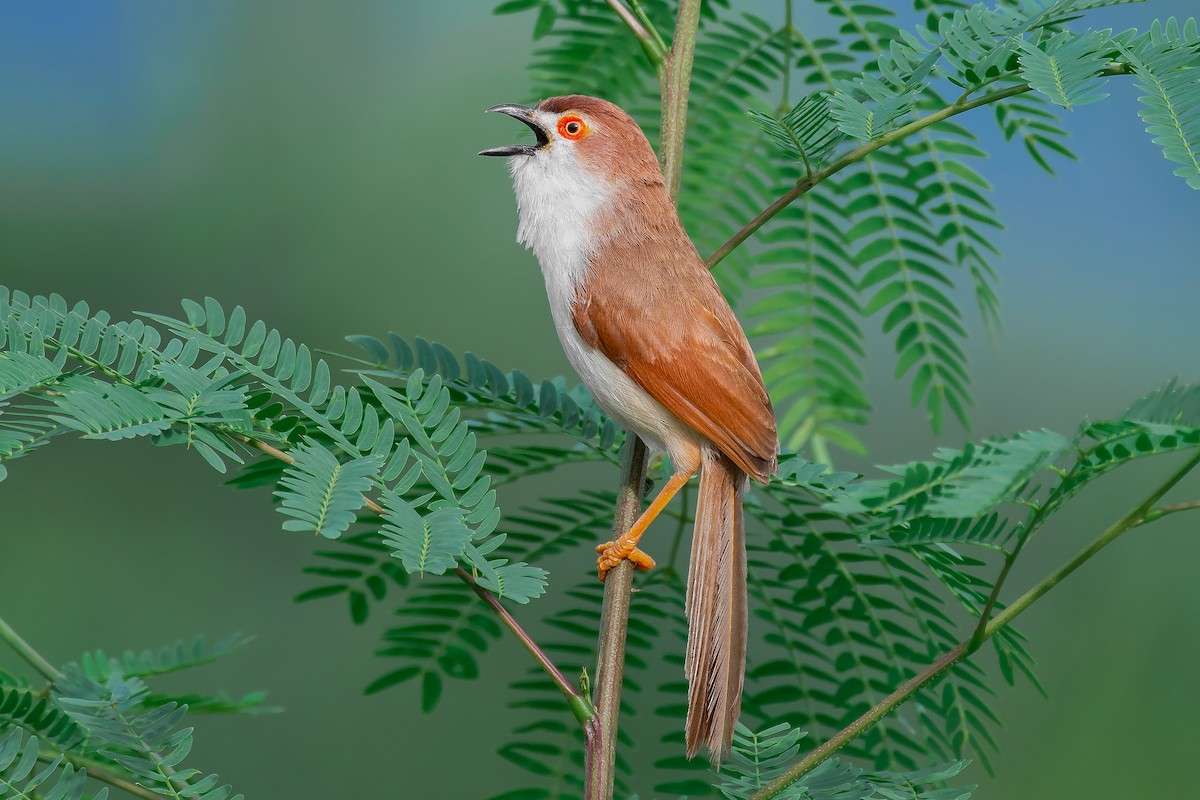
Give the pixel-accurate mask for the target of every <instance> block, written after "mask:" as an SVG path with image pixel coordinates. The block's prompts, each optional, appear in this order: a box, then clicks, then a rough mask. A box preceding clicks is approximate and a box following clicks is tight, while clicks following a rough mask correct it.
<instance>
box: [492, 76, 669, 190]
mask: <svg viewBox="0 0 1200 800" xmlns="http://www.w3.org/2000/svg"><path fill="white" fill-rule="evenodd" d="M488 111H495V112H498V113H500V114H507V115H508V116H510V117H512V118H513V119H517V120H520V121H521V122H523V123H525V124H526V125H528V126H529V128H530V129H531V130H532V131H533V135H534V142H533V143H531V144H509V145H504V146H502V147H491V148H488V149H487V150H483V151H481V152H480V153H479V155H481V156H509V157H511V158H512V161H511V165H512V169H513V172H514V173H518V172H525V171H527V170H532V171H534V172H537V173H541V174H545V175H546V176H547V177H550V176H554V175H558V176H565V175H569V174H571V173H577V172H582V173H583V174H584V175H586V176H587V177H588V178H592V179H599V180H602V181H603V182H605V183H608V184H611V183H613V182H614V181H620V180H622V179H633V180H638V179H641V180H645V179H650V180H654V179H658V180H661V174H660V173H659V169H658V162H657V161H656V159H655V157H654V151H653V150H652V149H651V147H650V143H649V142H648V141H647V140H646V136H645V134H643V133H642V129H641V128H639V127H638V124H637V123H636V122H634V121H633V119H631V118H630V116H629V115H628V114H626V113H625V112H624V111H622V110H621V109H620V108H618V107H617V106H615V105H613V104H612V103H610V102H608V101H607V100H601V99H599V98H597V97H587V96H584V95H568V96H566V97H550V98H547V99H545V100H543V101H541V102H540V103H538V104H537V105H536V106H520V105H507V104H506V105H498V106H492V107H491V108H489V109H488ZM581 177H582V176H581Z"/></svg>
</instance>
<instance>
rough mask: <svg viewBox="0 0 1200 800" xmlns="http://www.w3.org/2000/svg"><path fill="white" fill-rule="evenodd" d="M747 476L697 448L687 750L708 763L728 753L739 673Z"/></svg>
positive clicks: (739, 691) (743, 650) (741, 672)
mask: <svg viewBox="0 0 1200 800" xmlns="http://www.w3.org/2000/svg"><path fill="white" fill-rule="evenodd" d="M746 482H747V477H746V474H745V473H744V472H742V471H741V470H740V469H739V468H738V467H737V466H736V465H735V464H734V463H733V462H732V461H731V460H730V459H729V458H727V457H726V456H725V455H724V454H722V453H720V452H719V451H716V450H710V449H707V448H706V449H705V451H704V461H703V465H702V467H701V473H700V494H699V499H698V500H697V504H696V527H695V530H694V532H693V533H692V558H691V562H690V564H689V566H688V589H687V618H688V643H687V657H686V660H685V662H684V672H685V674H686V675H687V680H688V712H687V724H686V735H687V755H688V758H691V757H692V756H694V755H696V753H698V752H699V751H700V748H701V747H707V748H708V751H709V756H710V758H711V759H712V761H713V763H714V764H715V763H717V762H719V761H720V760H721V758H722V757H723V756H724V755H726V754H727V753H728V752H729V747H730V743H731V741H732V739H733V727H734V723H736V722H737V719H738V714H739V713H740V711H741V705H742V681H743V678H744V677H745V672H746V536H745V523H744V519H743V516H742V494H743V492H744V491H745V489H746Z"/></svg>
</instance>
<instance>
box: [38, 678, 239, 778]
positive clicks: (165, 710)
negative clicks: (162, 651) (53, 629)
mask: <svg viewBox="0 0 1200 800" xmlns="http://www.w3.org/2000/svg"><path fill="white" fill-rule="evenodd" d="M57 689H58V696H57V702H58V704H59V706H60V707H62V709H63V710H64V711H65V712H66V713H67V714H68V715H69V716H70V717H71V718H72V719H73V720H75V722H76V723H77V724H78V725H79V726H80V727H81V728H83V729H84V730H86V731H87V732H88V734H89V737H90V740H91V741H90V742H89V744H90V745H92V746H96V747H103V748H104V749H101V750H100V754H101V755H103V756H105V757H106V758H108V759H111V760H112V761H113V762H115V763H117V764H119V765H120V766H121V767H123V768H124V769H125V770H127V771H128V772H129V773H130V774H131V775H132V776H133V777H134V778H135V780H136V781H137V782H138V783H140V784H142V785H144V786H148V787H151V788H152V789H153V790H154V791H155V792H156V793H157V794H159V795H161V796H163V797H171V798H177V800H182V798H185V797H196V798H199V800H226V798H230V795H231V793H232V791H233V790H232V788H231V787H230V786H229V785H227V784H226V785H223V786H217V782H218V780H219V778H218V777H217V776H216V775H215V774H212V775H206V776H203V777H199V776H200V775H201V773H200V772H199V771H198V770H195V769H183V768H181V766H180V765H181V764H182V762H183V760H184V759H185V758H187V756H188V753H190V752H191V749H192V729H191V728H179V727H178V725H179V723H180V721H181V720H182V719H183V716H184V714H185V713H186V712H187V706H181V705H178V704H177V703H174V702H168V703H164V704H163V705H159V706H154V707H152V708H150V709H148V710H147V709H146V708H145V696H146V693H147V691H148V690H147V688H146V685H145V684H144V683H143V682H142V681H141V679H140V678H126V677H123V676H122V675H121V674H120V673H113V674H112V675H110V676H109V677H108V680H107V681H105V682H104V683H103V684H101V683H97V682H96V681H93V680H91V679H90V678H88V677H87V676H85V675H84V674H83V673H82V672H80V671H78V670H68V672H67V673H66V675H65V677H64V678H62V679H60V680H59V681H58V682H57ZM198 777H199V779H198V780H197V778H198ZM239 798H242V795H240V794H239V795H233V796H232V798H230V800H239Z"/></svg>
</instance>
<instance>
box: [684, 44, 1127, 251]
mask: <svg viewBox="0 0 1200 800" xmlns="http://www.w3.org/2000/svg"><path fill="white" fill-rule="evenodd" d="M1132 71H1133V68H1132V66H1130V65H1129V64H1116V65H1113V66H1111V67H1108V68H1107V69H1104V70H1102V71H1101V72H1100V73H1099V74H1100V75H1102V76H1105V77H1108V76H1113V75H1129V74H1131V73H1132ZM1032 90H1033V87H1032V86H1030V85H1029V84H1027V83H1019V84H1016V85H1014V86H1009V87H1006V88H1004V89H998V90H996V91H994V92H989V93H988V94H985V95H981V96H980V97H977V98H975V99H974V100H965V99H963V98H960V99H959V100H958V101H956V102H955V103H953V104H952V105H948V106H946V107H945V108H942V109H939V110H938V111H934V112H933V113H931V114H928V115H926V116H924V117H921V118H920V119H915V120H913V121H912V122H910V123H908V124H907V125H903V126H901V127H899V128H897V129H896V130H894V131H891V132H889V133H886V134H884V135H883V136H880V137H879V138H878V139H872V140H871V141H869V142H866V143H865V144H863V145H861V146H860V147H858V148H857V149H855V150H852V151H851V152H849V153H847V154H846V155H844V156H842V157H841V158H839V159H838V160H837V161H835V162H833V163H832V164H830V165H829V166H827V167H825V168H824V169H822V170H819V171H817V172H816V173H814V174H813V175H811V176H807V177H804V178H802V179H801V180H799V181H798V182H797V183H796V185H795V186H793V187H792V188H791V189H789V190H788V191H787V192H786V193H784V194H783V195H782V196H781V197H779V199H777V200H776V201H775V202H773V203H771V205H769V206H767V207H766V208H764V209H763V210H762V211H761V212H760V213H759V214H758V215H757V216H755V217H754V219H752V220H750V221H749V222H747V223H746V224H745V225H743V226H742V227H741V229H740V230H738V232H737V233H735V234H734V235H733V236H731V237H729V241H727V242H725V244H723V245H721V246H720V247H719V248H717V250H716V252H714V253H713V254H712V255H711V256H709V257H708V260H707V261H705V263H706V264H707V265H708V266H709V268H712V267H715V266H716V265H717V264H719V263H720V262H721V261H723V260H724V259H725V257H726V256H728V255H729V254H730V253H732V252H733V251H734V250H736V249H737V248H738V247H739V246H740V245H741V244H742V242H744V241H746V240H747V239H749V238H750V236H751V235H752V234H753V233H754V232H755V231H757V230H758V229H759V228H761V227H762V226H763V225H765V224H766V223H767V222H769V221H770V220H771V219H773V218H774V217H775V215H777V214H778V213H779V212H780V211H782V210H783V209H785V208H787V207H788V206H789V205H791V204H792V203H793V202H794V201H795V200H796V199H797V198H798V197H800V196H801V195H803V194H805V193H806V192H808V191H809V190H810V189H812V188H813V187H814V186H816V185H817V184H818V183H821V182H822V181H824V180H826V179H827V178H829V177H831V176H833V175H835V174H837V173H839V172H841V171H842V170H844V169H845V168H846V167H849V166H851V165H853V164H855V163H857V162H859V161H862V160H863V159H864V158H866V157H867V156H869V155H870V154H871V153H874V152H875V151H876V150H878V149H880V148H881V147H886V146H887V145H889V144H892V143H893V142H896V141H899V140H900V139H903V138H905V137H906V136H910V135H912V134H914V133H917V132H919V131H922V130H924V129H925V128H928V127H930V126H931V125H936V124H937V123H939V122H943V121H945V120H947V119H950V118H951V117H954V116H957V115H959V114H962V113H964V112H966V111H970V110H972V109H975V108H979V107H980V106H986V105H990V104H991V103H996V102H999V101H1000V100H1004V99H1006V98H1009V97H1013V96H1015V95H1019V94H1025V93H1026V92H1029V91H1032Z"/></svg>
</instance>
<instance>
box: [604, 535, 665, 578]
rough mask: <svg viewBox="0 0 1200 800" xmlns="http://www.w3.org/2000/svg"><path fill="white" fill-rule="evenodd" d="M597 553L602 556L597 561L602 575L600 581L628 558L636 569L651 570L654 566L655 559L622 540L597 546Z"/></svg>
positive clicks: (614, 540)
mask: <svg viewBox="0 0 1200 800" xmlns="http://www.w3.org/2000/svg"><path fill="white" fill-rule="evenodd" d="M596 552H597V553H599V554H600V557H599V558H597V559H596V570H597V571H598V572H599V573H600V580H604V578H605V576H607V575H608V571H609V570H610V569H612V568H613V567H615V566H616V565H617V564H620V563H621V562H622V561H623V560H625V559H627V558H628V559H629V560H630V561H632V562H633V568H634V569H651V568H652V567H653V566H654V559H653V558H651V557H650V556H648V555H646V554H645V553H644V552H642V551H641V550H639V549H637V547H635V546H634V545H632V544H628V543H625V542H622V541H621V540H620V539H613V540H612V541H611V542H605V543H604V544H598V545H596Z"/></svg>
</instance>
